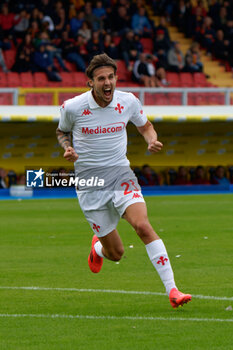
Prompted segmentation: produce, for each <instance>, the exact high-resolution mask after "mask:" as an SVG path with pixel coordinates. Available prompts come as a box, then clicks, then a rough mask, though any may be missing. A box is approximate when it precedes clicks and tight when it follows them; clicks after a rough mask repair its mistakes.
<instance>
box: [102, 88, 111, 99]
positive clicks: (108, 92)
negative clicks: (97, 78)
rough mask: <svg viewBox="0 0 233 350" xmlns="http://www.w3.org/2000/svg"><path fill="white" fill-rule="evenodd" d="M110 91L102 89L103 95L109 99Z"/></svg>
mask: <svg viewBox="0 0 233 350" xmlns="http://www.w3.org/2000/svg"><path fill="white" fill-rule="evenodd" d="M111 93H112V90H111V89H104V95H105V96H107V97H109V96H111Z"/></svg>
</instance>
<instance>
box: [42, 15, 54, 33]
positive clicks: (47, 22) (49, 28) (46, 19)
mask: <svg viewBox="0 0 233 350" xmlns="http://www.w3.org/2000/svg"><path fill="white" fill-rule="evenodd" d="M42 16H43V17H42V30H43V31H45V32H48V33H49V34H53V32H54V29H55V26H54V23H53V20H52V18H51V17H50V16H48V15H45V16H44V15H43V13H42Z"/></svg>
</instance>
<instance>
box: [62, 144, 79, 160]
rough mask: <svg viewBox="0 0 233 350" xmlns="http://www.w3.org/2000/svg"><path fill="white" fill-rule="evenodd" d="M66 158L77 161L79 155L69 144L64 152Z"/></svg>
mask: <svg viewBox="0 0 233 350" xmlns="http://www.w3.org/2000/svg"><path fill="white" fill-rule="evenodd" d="M64 158H65V159H66V160H68V161H69V162H73V163H74V162H76V160H77V159H78V155H77V153H76V152H75V150H74V149H73V147H71V146H69V147H67V148H66V150H65V153H64Z"/></svg>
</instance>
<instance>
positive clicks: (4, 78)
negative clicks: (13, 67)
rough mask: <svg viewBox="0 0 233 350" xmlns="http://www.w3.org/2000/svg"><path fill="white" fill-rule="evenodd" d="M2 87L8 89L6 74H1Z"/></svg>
mask: <svg viewBox="0 0 233 350" xmlns="http://www.w3.org/2000/svg"><path fill="white" fill-rule="evenodd" d="M0 87H1V88H2V87H7V79H6V73H4V72H0Z"/></svg>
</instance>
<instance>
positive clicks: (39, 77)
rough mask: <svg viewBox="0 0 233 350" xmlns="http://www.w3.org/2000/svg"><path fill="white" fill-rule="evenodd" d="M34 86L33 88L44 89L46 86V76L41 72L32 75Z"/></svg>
mask: <svg viewBox="0 0 233 350" xmlns="http://www.w3.org/2000/svg"><path fill="white" fill-rule="evenodd" d="M34 85H35V87H46V86H48V78H47V75H46V74H45V73H43V72H36V73H34Z"/></svg>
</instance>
